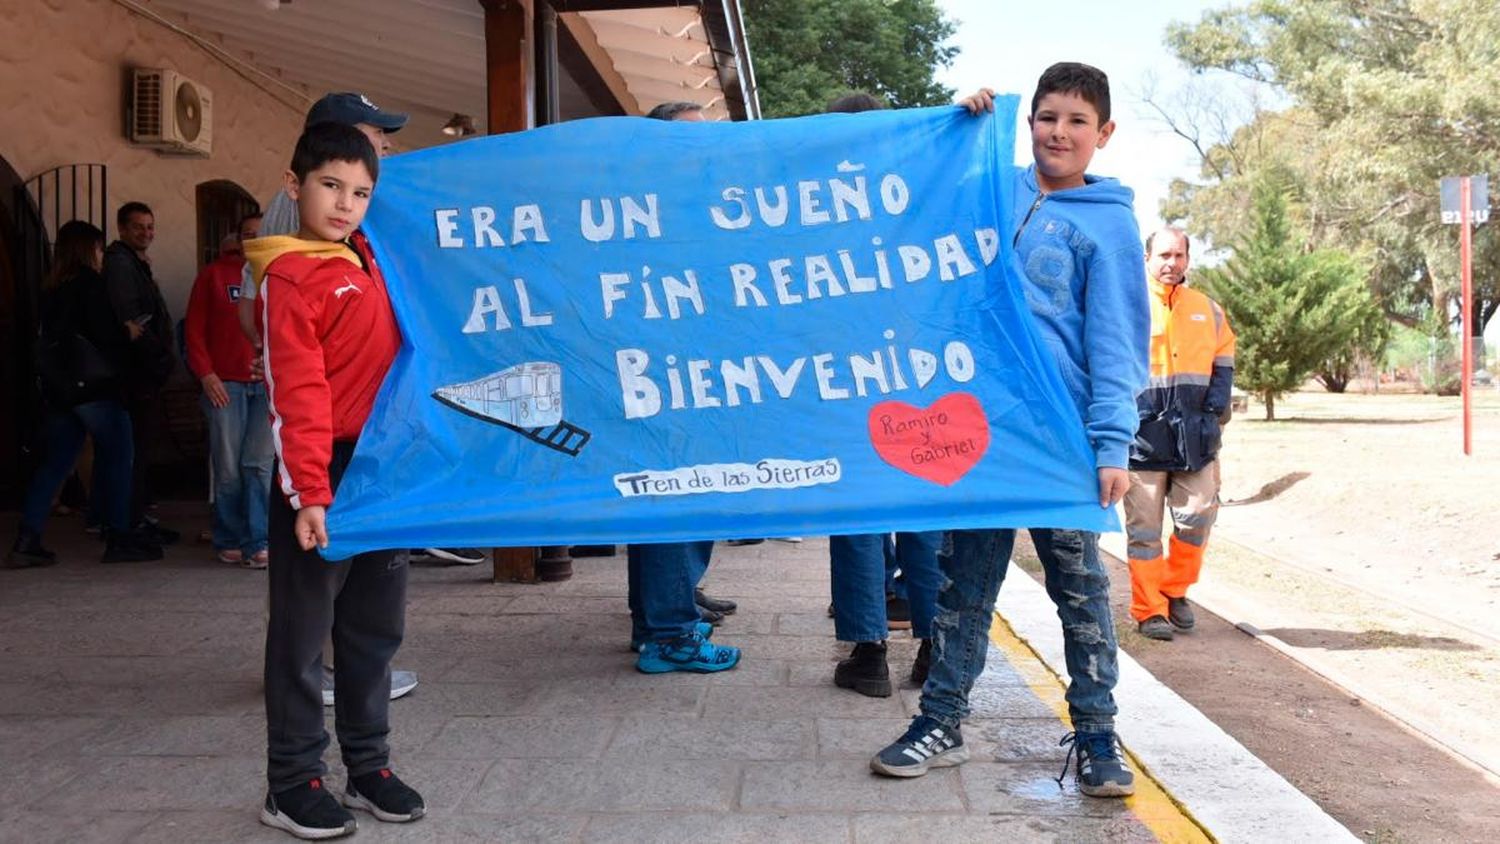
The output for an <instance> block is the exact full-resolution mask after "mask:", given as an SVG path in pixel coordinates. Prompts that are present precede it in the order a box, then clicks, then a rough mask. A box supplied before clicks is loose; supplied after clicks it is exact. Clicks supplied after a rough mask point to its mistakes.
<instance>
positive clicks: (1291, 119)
mask: <svg viewBox="0 0 1500 844" xmlns="http://www.w3.org/2000/svg"><path fill="white" fill-rule="evenodd" d="M1166 43H1167V46H1168V48H1169V49H1171V50H1172V51H1173V52H1174V53H1176V55H1177V56H1178V57H1179V58H1180V59H1181V60H1182V61H1184V62H1185V63H1186V64H1187V65H1188V66H1189V67H1191V68H1193V69H1195V70H1199V71H1207V70H1218V71H1225V72H1228V73H1230V74H1235V75H1237V76H1240V77H1243V78H1245V79H1249V80H1254V81H1255V82H1258V83H1264V84H1265V85H1269V86H1271V87H1272V88H1274V89H1275V90H1276V91H1277V92H1278V93H1279V95H1280V96H1281V98H1282V99H1284V100H1286V101H1289V102H1290V103H1291V104H1292V105H1291V107H1290V108H1286V109H1282V110H1277V111H1263V112H1261V113H1259V114H1257V115H1256V117H1255V118H1254V119H1253V120H1251V121H1250V122H1249V123H1248V124H1247V125H1245V126H1244V127H1242V128H1241V129H1239V130H1237V131H1235V132H1233V133H1225V134H1224V135H1223V136H1222V137H1220V138H1218V139H1217V140H1218V143H1215V144H1204V145H1202V146H1201V147H1200V156H1201V158H1202V160H1203V164H1204V166H1203V169H1202V171H1201V172H1200V180H1199V181H1197V182H1191V183H1190V182H1182V183H1179V184H1178V185H1176V186H1174V190H1173V192H1172V198H1171V199H1170V200H1169V201H1168V203H1167V207H1165V208H1164V209H1163V210H1164V211H1166V212H1167V213H1168V214H1170V215H1173V216H1176V217H1177V218H1179V219H1185V220H1186V222H1187V225H1188V228H1189V229H1190V230H1191V231H1193V232H1194V233H1195V234H1200V235H1204V234H1208V233H1209V232H1210V231H1212V232H1213V235H1216V236H1218V237H1220V238H1223V239H1222V240H1220V242H1229V240H1231V239H1233V237H1234V236H1237V234H1238V232H1237V231H1234V230H1235V229H1236V228H1238V227H1241V226H1242V225H1243V223H1242V221H1243V220H1244V219H1245V217H1244V215H1243V210H1244V209H1245V206H1246V200H1247V197H1248V191H1247V190H1246V182H1247V181H1248V180H1251V179H1253V178H1255V177H1256V175H1257V174H1258V173H1260V172H1263V171H1264V170H1265V169H1267V168H1273V167H1279V168H1285V169H1286V170H1287V171H1288V172H1290V173H1291V174H1292V181H1293V184H1294V185H1295V186H1296V187H1297V188H1298V189H1299V192H1300V194H1301V195H1302V197H1303V198H1304V202H1305V208H1304V209H1302V215H1301V216H1302V217H1303V218H1304V219H1305V220H1306V224H1307V228H1308V232H1309V235H1310V236H1311V237H1312V238H1313V239H1314V241H1315V242H1317V243H1319V244H1321V245H1328V246H1336V247H1339V248H1342V249H1344V250H1346V251H1349V252H1351V253H1355V254H1359V255H1361V256H1363V257H1364V258H1365V259H1366V260H1367V263H1368V265H1369V269H1370V276H1369V279H1368V281H1369V283H1370V285H1371V288H1372V289H1373V290H1374V291H1375V293H1376V294H1377V296H1379V298H1380V300H1381V302H1382V305H1383V307H1384V308H1385V309H1386V311H1387V313H1388V315H1389V316H1390V317H1391V318H1393V319H1396V320H1398V321H1400V322H1402V323H1403V324H1405V325H1407V326H1412V327H1415V326H1416V325H1418V324H1419V323H1420V322H1421V320H1422V319H1423V316H1424V315H1425V314H1428V313H1434V312H1435V313H1437V314H1439V315H1442V316H1446V315H1448V314H1449V312H1450V310H1449V307H1450V302H1452V300H1453V299H1454V297H1455V295H1456V293H1457V289H1458V261H1457V243H1458V237H1457V229H1456V227H1455V226H1444V225H1442V223H1441V222H1440V220H1439V215H1438V207H1437V206H1438V199H1437V181H1438V179H1439V178H1440V177H1442V176H1445V175H1460V174H1465V173H1487V172H1491V171H1492V170H1494V165H1495V162H1496V160H1500V96H1496V92H1497V91H1500V3H1495V2H1494V0H1250V2H1243V3H1240V4H1238V5H1234V6H1231V7H1229V8H1225V9H1219V10H1215V11H1210V12H1206V13H1205V14H1204V15H1203V17H1202V18H1201V19H1200V20H1198V21H1197V22H1195V23H1189V24H1174V25H1173V26H1171V27H1169V28H1168V30H1167V36H1166ZM1189 134H1191V133H1189ZM1226 165H1228V166H1226ZM1494 228H1495V227H1494V226H1493V225H1490V226H1483V227H1481V228H1480V229H1479V230H1478V232H1477V233H1476V236H1475V264H1474V280H1475V297H1474V301H1473V302H1471V303H1468V304H1469V307H1471V308H1472V313H1473V316H1474V318H1475V325H1476V327H1478V329H1479V330H1482V329H1483V326H1484V325H1485V324H1486V323H1487V322H1488V321H1489V320H1490V319H1491V318H1493V317H1494V315H1495V314H1496V313H1497V311H1500V236H1497V235H1500V233H1497V232H1495V231H1494Z"/></svg>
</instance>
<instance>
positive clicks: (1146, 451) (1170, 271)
mask: <svg viewBox="0 0 1500 844" xmlns="http://www.w3.org/2000/svg"><path fill="white" fill-rule="evenodd" d="M1190 248H1191V247H1190V245H1189V242H1188V237H1187V235H1186V234H1184V233H1183V232H1182V231H1181V230H1179V229H1172V228H1168V229H1162V230H1161V231H1158V232H1156V233H1154V234H1152V235H1151V236H1150V237H1148V238H1146V271H1147V273H1148V274H1149V275H1150V276H1151V279H1150V281H1149V282H1148V283H1149V285H1150V288H1151V384H1150V386H1148V387H1147V388H1146V389H1145V390H1144V391H1142V392H1141V394H1140V396H1139V397H1138V398H1137V399H1136V409H1137V410H1138V411H1139V414H1140V428H1139V429H1137V431H1136V436H1135V442H1134V443H1133V444H1132V445H1131V448H1130V491H1129V492H1127V493H1126V494H1125V522H1126V534H1127V536H1128V537H1129V554H1128V556H1129V557H1130V593H1131V601H1130V613H1131V615H1132V616H1133V617H1134V618H1135V620H1136V622H1137V624H1139V626H1140V632H1141V635H1143V636H1147V637H1149V638H1152V639H1161V640H1163V641H1166V640H1170V639H1171V638H1172V636H1173V631H1174V630H1180V631H1184V632H1185V631H1188V630H1191V629H1192V628H1193V624H1194V618H1193V608H1192V606H1191V605H1190V604H1188V600H1187V590H1188V587H1189V586H1192V585H1193V584H1194V583H1197V582H1198V572H1199V571H1200V570H1201V569H1202V567H1203V549H1204V546H1206V545H1207V544H1208V532H1209V529H1210V528H1212V527H1213V524H1214V518H1215V516H1217V514H1218V512H1219V461H1218V460H1217V459H1216V458H1217V457H1218V454H1219V440H1220V426H1221V425H1222V424H1223V423H1224V422H1226V421H1228V418H1229V394H1230V391H1231V390H1232V388H1233V386H1234V331H1233V330H1231V329H1230V327H1229V320H1228V319H1226V318H1225V316H1224V309H1223V308H1220V307H1219V304H1218V303H1217V302H1215V301H1214V300H1212V299H1210V298H1208V297H1207V296H1205V295H1203V294H1202V293H1200V292H1198V291H1197V290H1194V289H1192V288H1191V287H1189V286H1188V285H1187V283H1186V282H1187V269H1188V251H1189V249H1190ZM1164 505H1165V506H1170V507H1171V508H1172V522H1173V531H1172V539H1171V542H1170V553H1169V554H1167V555H1163V553H1162V550H1163V549H1162V542H1161V529H1162V517H1163V516H1162V508H1163V506H1164Z"/></svg>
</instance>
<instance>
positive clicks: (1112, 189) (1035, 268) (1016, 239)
mask: <svg viewBox="0 0 1500 844" xmlns="http://www.w3.org/2000/svg"><path fill="white" fill-rule="evenodd" d="M1015 179H1016V183H1015V193H1014V196H1015V208H1014V209H1013V217H1012V220H1013V223H1014V225H1015V227H1016V230H1015V234H1014V236H1013V238H1012V244H1013V245H1014V247H1015V251H1014V256H1015V258H1014V260H1015V261H1016V262H1017V264H1018V269H1019V270H1020V275H1021V277H1022V278H1023V279H1024V288H1025V291H1026V304H1027V305H1029V306H1030V307H1031V313H1032V315H1033V316H1034V317H1035V318H1036V321H1037V327H1038V328H1039V329H1040V333H1041V336H1042V340H1043V342H1044V343H1045V344H1046V346H1047V349H1048V350H1049V351H1050V352H1052V355H1053V357H1054V358H1056V359H1057V364H1058V368H1059V369H1060V370H1061V371H1062V377H1063V383H1064V384H1066V385H1067V388H1068V393H1069V394H1070V395H1071V396H1072V397H1073V403H1074V404H1076V405H1077V406H1078V412H1079V414H1080V415H1081V416H1082V417H1083V423H1084V427H1085V430H1086V431H1087V433H1088V438H1089V443H1090V444H1092V445H1093V448H1094V454H1095V459H1096V463H1095V465H1097V466H1098V467H1100V468H1103V467H1106V466H1110V467H1117V468H1121V469H1123V468H1126V466H1127V465H1128V463H1129V458H1130V443H1131V442H1132V441H1133V440H1134V439H1135V429H1136V425H1137V422H1138V417H1137V411H1136V406H1135V397H1136V394H1137V393H1139V392H1140V391H1141V390H1143V389H1145V387H1146V382H1147V377H1148V374H1149V365H1148V356H1149V354H1150V342H1151V305H1150V301H1149V300H1148V298H1147V291H1146V267H1145V259H1144V257H1143V256H1144V252H1143V249H1142V246H1141V235H1140V230H1139V228H1138V227H1137V226H1136V223H1135V214H1134V212H1133V210H1132V208H1131V202H1132V200H1133V199H1134V197H1135V194H1134V193H1133V192H1132V191H1131V190H1130V188H1127V187H1125V186H1124V185H1121V184H1120V183H1119V181H1118V180H1116V179H1105V178H1100V177H1098V176H1085V177H1084V185H1083V186H1082V187H1077V188H1069V189H1067V190H1060V191H1054V192H1052V193H1047V194H1044V193H1042V191H1041V189H1040V188H1038V187H1037V182H1036V168H1035V167H1034V166H1033V167H1027V168H1025V169H1024V170H1023V169H1017V171H1016V175H1015Z"/></svg>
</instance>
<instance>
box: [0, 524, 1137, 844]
mask: <svg viewBox="0 0 1500 844" xmlns="http://www.w3.org/2000/svg"><path fill="white" fill-rule="evenodd" d="M185 512H186V511H184V512H183V513H174V515H177V516H178V524H183V525H186V526H188V527H190V528H194V532H195V529H196V526H195V525H191V524H190V522H191V519H189V518H188V517H187V516H186V515H185ZM0 524H3V525H4V527H5V528H7V529H13V526H14V517H13V516H12V517H11V518H8V519H5V520H3V522H0ZM75 529H76V524H74V523H72V522H71V521H69V520H65V519H58V520H55V521H54V525H53V526H52V529H51V530H50V531H49V533H50V534H51V535H50V536H49V542H51V543H52V544H53V545H55V546H56V547H57V549H58V550H59V551H61V552H63V556H64V562H63V563H62V564H61V565H59V566H57V567H56V568H53V569H46V570H27V571H0V841H7V842H9V841H17V842H21V841H25V842H43V841H58V842H64V841H65V842H80V841H140V842H200V841H262V840H264V841H289V840H291V839H290V838H288V837H286V836H284V835H283V834H282V833H278V832H274V831H271V830H267V829H265V828H264V827H261V826H259V825H258V824H257V823H256V807H257V804H258V801H259V800H260V798H261V796H262V776H263V770H264V768H263V765H264V762H263V756H262V754H263V744H262V731H263V729H264V723H263V721H262V720H261V717H260V711H261V709H260V708H261V699H260V684H259V679H258V672H259V663H260V659H261V638H262V635H263V634H262V628H263V612H264V588H265V582H264V577H265V576H264V574H263V573H258V572H250V571H243V570H240V569H237V568H233V567H227V566H223V565H220V564H216V563H214V562H212V560H211V556H210V554H209V553H208V551H207V550H206V548H205V547H204V546H195V545H192V544H188V545H185V546H182V547H179V548H177V549H173V550H172V551H171V553H170V554H169V556H168V559H167V560H165V561H163V562H160V563H150V564H142V565H133V566H101V565H99V564H98V563H97V562H96V561H95V560H96V559H97V556H96V555H97V549H96V547H95V546H94V545H92V544H91V543H90V541H89V540H86V539H84V538H82V535H81V532H77V531H76V530H75ZM72 533H78V535H77V536H72V535H70V534H72ZM715 557H716V559H715V562H714V565H713V566H712V567H711V568H710V570H709V576H708V580H707V582H706V584H705V585H706V587H707V588H708V590H709V591H710V592H711V593H712V594H715V595H718V596H722V597H727V598H733V599H736V600H738V601H739V602H740V604H741V611H740V612H739V613H738V614H737V615H735V616H732V617H730V618H729V619H728V621H727V622H726V623H725V624H724V626H723V627H722V628H721V629H720V631H719V632H718V634H717V636H716V638H717V639H718V640H721V641H724V642H727V643H731V644H735V645H739V646H741V647H742V648H743V649H744V651H745V661H744V663H743V664H742V665H741V666H740V667H739V668H738V669H736V670H734V671H731V672H727V673H725V674H719V675H713V676H689V675H665V676H646V675H641V674H638V673H637V672H635V670H634V667H633V665H634V664H633V656H632V655H631V654H630V653H629V652H628V651H627V649H626V643H627V640H628V638H629V630H630V628H629V619H628V617H627V615H626V611H625V602H624V590H625V575H624V556H623V554H622V555H620V556H617V557H614V558H591V559H587V560H580V561H578V562H577V563H575V566H576V567H577V570H578V574H577V576H575V577H574V578H573V580H571V581H568V582H565V583H561V584H553V585H540V586H521V585H497V584H492V583H489V582H488V576H489V570H488V567H487V566H485V567H477V568H464V567H449V568H437V567H427V566H417V567H414V568H413V571H412V579H411V606H410V609H409V612H408V617H407V638H406V645H405V647H404V648H403V650H402V652H401V653H400V655H399V656H398V659H397V664H398V665H399V666H400V667H403V668H408V669H412V670H415V671H417V672H418V673H419V674H420V676H421V685H420V687H419V688H418V689H417V690H416V691H415V692H414V693H413V694H412V695H411V696H409V697H408V698H406V699H404V700H401V701H399V702H397V703H395V704H393V706H392V718H393V727H394V731H393V736H392V747H393V752H394V763H395V766H396V767H397V768H398V770H400V771H401V772H402V774H403V776H405V777H406V778H407V779H408V780H409V781H411V782H412V783H413V784H415V785H417V786H418V787H419V788H421V789H422V790H423V791H424V793H425V794H426V796H427V797H428V801H429V805H430V807H431V812H430V814H429V816H428V817H427V818H425V819H424V820H422V821H421V822H419V823H416V824H412V825H409V826H404V827H403V826H393V825H386V824H380V823H377V822H375V821H374V819H373V818H370V817H368V816H361V823H360V827H361V828H360V831H359V833H358V835H357V836H356V839H357V840H361V841H371V842H375V841H454V842H459V841H507V842H508V841H516V842H520V841H631V842H641V841H652V842H654V841H663V842H666V841H693V842H708V841H725V842H734V841H747V842H748V841H757V842H761V841H792V842H800V841H808V842H828V841H840V842H842V841H850V842H881V841H902V842H909V841H913V840H920V839H927V840H935V839H937V840H953V841H968V840H1006V841H1149V840H1155V839H1154V838H1153V836H1152V834H1151V832H1150V830H1149V829H1148V828H1147V827H1146V826H1145V825H1144V824H1143V823H1142V822H1141V821H1140V820H1139V819H1138V818H1137V817H1136V816H1135V815H1133V814H1132V813H1131V812H1130V811H1129V810H1127V809H1126V808H1125V807H1124V806H1122V805H1121V804H1120V803H1118V802H1109V801H1096V800H1091V799H1088V798H1085V797H1082V796H1081V795H1079V794H1078V793H1077V791H1076V790H1075V789H1074V787H1073V785H1072V782H1071V780H1069V782H1068V785H1067V786H1066V787H1064V788H1059V786H1058V785H1057V784H1056V783H1055V782H1054V781H1053V780H1052V777H1053V776H1054V775H1055V774H1056V772H1057V768H1058V767H1059V766H1060V764H1061V758H1062V757H1061V751H1060V750H1059V749H1058V748H1057V746H1056V743H1057V739H1058V738H1059V737H1060V735H1061V734H1062V733H1063V731H1064V727H1063V726H1062V725H1061V724H1060V723H1059V722H1058V721H1057V720H1056V718H1055V717H1053V716H1052V715H1051V708H1050V705H1049V704H1050V701H1044V700H1042V699H1040V698H1038V696H1037V694H1036V693H1034V692H1033V691H1032V690H1031V689H1030V688H1029V687H1028V685H1027V684H1026V681H1025V677H1027V676H1036V672H1037V666H1035V665H1019V666H1017V665H1011V664H1009V663H1007V662H1006V661H1005V657H1004V656H1003V655H1001V654H1000V653H999V652H998V651H992V656H991V661H992V663H993V664H992V668H991V671H990V672H989V674H988V675H987V676H986V678H985V679H984V682H983V683H982V684H981V689H980V690H979V693H978V694H976V696H975V707H976V712H977V717H976V718H975V719H974V721H973V723H971V724H970V725H969V726H968V727H967V728H966V730H965V736H966V738H967V739H968V741H969V742H970V744H971V745H972V746H973V747H974V750H975V758H974V760H973V761H971V762H970V763H969V764H967V765H965V766H963V767H961V768H956V769H943V770H938V771H934V772H932V773H930V774H929V775H928V776H926V777H923V778H921V779H917V780H910V781H896V780H888V779H883V778H878V777H875V776H872V775H871V774H870V773H869V770H868V768H867V760H868V758H869V756H870V754H871V753H873V752H874V751H875V750H877V749H878V748H879V747H881V746H882V745H884V744H885V743H886V742H888V741H890V740H891V739H893V738H895V737H896V736H897V735H899V733H900V732H901V731H902V730H903V729H904V728H905V725H906V723H907V720H908V719H909V718H910V716H911V714H912V713H913V712H914V707H915V702H916V690H915V689H914V688H911V687H910V685H909V684H905V685H906V686H907V687H906V688H904V689H902V690H901V692H900V693H898V694H897V695H895V696H892V697H891V698H887V699H883V700H881V699H871V698H864V697H860V696H858V695H855V694H853V693H851V692H846V691H843V690H839V689H836V688H834V687H833V686H832V684H831V674H832V670H833V664H834V662H835V661H836V660H837V658H838V657H839V656H840V655H841V653H842V652H843V651H844V650H845V649H846V648H845V647H844V646H840V645H838V644H837V643H835V641H834V640H833V623H832V620H831V619H829V618H827V616H826V613H825V612H824V608H825V607H826V605H827V572H828V565H827V546H826V543H824V542H822V541H817V540H809V541H807V542H804V543H801V544H788V543H783V542H767V543H764V544H761V545H754V546H745V547H738V548H729V547H726V546H723V545H720V546H719V547H718V548H717V549H716V551H715ZM891 653H892V659H891V664H892V665H891V667H892V672H893V674H896V675H900V676H901V677H904V676H905V674H906V672H907V671H908V670H909V667H910V664H911V660H912V657H913V656H914V653H915V643H913V642H912V641H911V640H910V638H909V637H908V636H906V634H896V636H895V638H894V639H893V640H892V650H891ZM331 726H332V725H331V723H330V729H331ZM329 759H330V763H331V768H332V772H331V777H332V779H334V780H335V781H338V780H340V779H341V773H340V772H339V771H338V766H337V755H336V750H331V752H330V756H329Z"/></svg>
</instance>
